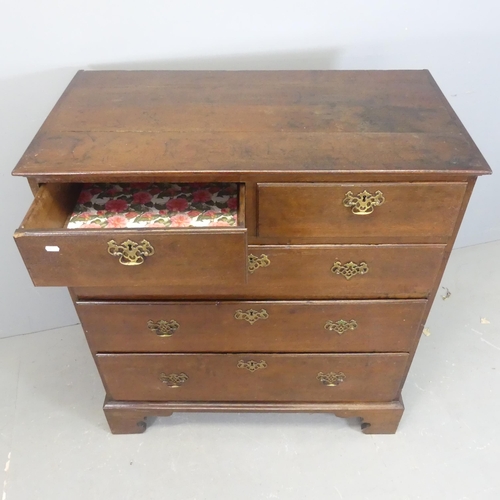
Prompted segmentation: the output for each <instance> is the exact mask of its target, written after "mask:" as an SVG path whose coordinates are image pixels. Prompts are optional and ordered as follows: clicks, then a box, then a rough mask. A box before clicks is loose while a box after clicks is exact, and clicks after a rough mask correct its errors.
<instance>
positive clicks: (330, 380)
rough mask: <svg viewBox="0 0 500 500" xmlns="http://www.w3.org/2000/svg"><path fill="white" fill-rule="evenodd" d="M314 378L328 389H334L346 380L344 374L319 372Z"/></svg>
mask: <svg viewBox="0 0 500 500" xmlns="http://www.w3.org/2000/svg"><path fill="white" fill-rule="evenodd" d="M316 378H317V379H318V380H319V381H320V382H321V383H322V384H323V385H327V386H328V387H335V386H337V385H339V384H341V383H342V382H343V381H344V380H345V379H346V376H345V374H344V372H328V373H323V372H319V373H318V375H317V377H316Z"/></svg>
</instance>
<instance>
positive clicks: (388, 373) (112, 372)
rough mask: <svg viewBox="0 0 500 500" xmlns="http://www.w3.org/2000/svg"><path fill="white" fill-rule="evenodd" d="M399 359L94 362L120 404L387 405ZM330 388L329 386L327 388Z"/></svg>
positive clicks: (116, 357)
mask: <svg viewBox="0 0 500 500" xmlns="http://www.w3.org/2000/svg"><path fill="white" fill-rule="evenodd" d="M407 361H408V355H407V354H402V353H400V354H276V355H272V354H271V355H269V354H201V355H193V354H98V355H97V365H98V367H99V371H100V374H101V377H102V379H103V382H104V385H105V386H106V392H107V394H108V396H110V397H111V398H112V399H114V400H123V401H141V400H142V401H195V400H196V401H306V402H315V401H316V402H317V401H325V402H327V401H392V400H394V399H395V398H396V397H397V393H398V389H399V385H400V382H401V377H402V376H403V373H404V370H405V367H406V364H407ZM327 384H336V385H327Z"/></svg>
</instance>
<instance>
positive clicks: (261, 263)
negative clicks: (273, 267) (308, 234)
mask: <svg viewBox="0 0 500 500" xmlns="http://www.w3.org/2000/svg"><path fill="white" fill-rule="evenodd" d="M269 264H271V261H270V260H269V257H268V256H267V255H266V254H262V255H261V256H260V257H257V256H256V255H253V254H250V255H249V256H248V272H249V273H250V274H253V273H254V272H255V271H257V269H259V267H267V266H268V265H269Z"/></svg>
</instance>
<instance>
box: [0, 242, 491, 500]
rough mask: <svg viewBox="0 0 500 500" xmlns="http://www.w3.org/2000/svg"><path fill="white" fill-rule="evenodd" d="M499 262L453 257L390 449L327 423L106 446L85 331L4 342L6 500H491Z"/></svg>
mask: <svg viewBox="0 0 500 500" xmlns="http://www.w3.org/2000/svg"><path fill="white" fill-rule="evenodd" d="M499 253H500V242H496V243H490V244H486V245H479V246H476V247H469V248H465V249H460V250H457V251H455V252H454V253H453V255H452V258H451V260H450V264H449V266H448V269H447V272H446V274H445V277H444V278H443V282H442V286H443V287H447V288H448V289H449V291H450V292H451V296H450V297H449V298H447V299H446V300H443V299H442V298H441V295H445V292H446V290H445V289H444V288H442V289H441V290H440V294H439V296H438V298H437V299H436V301H435V304H434V307H433V309H432V312H431V316H430V318H429V320H428V322H427V328H428V330H429V332H430V335H428V336H422V339H421V343H420V346H419V349H418V352H417V355H416V358H415V361H414V364H413V366H412V369H411V372H410V375H409V378H408V380H407V383H406V386H405V389H404V392H403V397H404V401H405V404H406V412H405V415H404V416H403V420H402V422H401V425H400V429H399V431H398V433H397V434H396V435H394V436H365V435H364V434H362V433H361V432H360V430H359V423H358V422H356V421H355V420H354V419H353V420H342V419H337V418H335V417H334V416H331V415H323V414H312V415H309V414H217V413H211V414H193V413H191V414H182V413H177V414H174V415H173V416H172V417H169V418H162V419H157V420H156V421H155V422H154V423H153V424H152V425H151V426H150V427H149V429H148V430H147V431H146V433H145V434H142V435H128V436H113V435H111V434H110V433H109V431H108V428H107V424H106V421H105V419H104V416H103V414H102V411H101V405H102V401H103V398H104V391H103V389H102V387H101V384H100V381H99V378H98V374H97V371H96V369H95V367H94V364H93V361H92V359H91V356H90V354H89V351H88V348H87V346H86V343H85V340H84V337H83V334H82V330H81V328H80V326H73V327H68V328H61V329H58V330H53V331H46V332H40V333H35V334H31V335H25V336H21V337H12V338H7V339H3V340H1V341H0V394H1V406H0V461H1V464H2V467H1V469H0V470H1V471H2V472H1V474H3V478H2V480H1V484H0V487H2V488H3V491H2V493H3V497H2V500H28V499H29V500H34V499H36V500H44V499H51V500H78V499H85V500H92V499H96V500H97V499H98V500H102V499H119V500H128V499H140V500H147V499H166V500H205V499H207V500H208V499H231V500H233V499H235V500H236V499H237V500H257V499H276V498H277V499H287V500H288V499H314V500H315V499H327V498H328V499H331V500H337V499H344V500H349V499H354V500H361V499H368V500H377V499H383V500H392V499H394V500H404V499H412V500H413V499H425V500H433V499H439V500H448V499H449V500H465V499H470V500H489V499H495V500H497V499H499V498H500V472H499V470H500V426H499V425H497V424H498V414H499V412H500V308H499V304H500V266H499V265H498V264H497V258H498V255H499ZM4 464H5V466H3V465H4Z"/></svg>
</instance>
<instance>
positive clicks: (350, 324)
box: [325, 319, 358, 335]
mask: <svg viewBox="0 0 500 500" xmlns="http://www.w3.org/2000/svg"><path fill="white" fill-rule="evenodd" d="M357 327H358V324H357V323H356V321H354V320H353V319H351V321H346V320H344V319H339V320H338V321H335V322H333V321H332V320H331V319H329V320H328V321H327V322H326V323H325V330H329V331H331V332H337V333H338V334H339V335H342V334H343V333H345V332H347V330H355V329H356V328H357Z"/></svg>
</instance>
